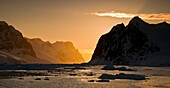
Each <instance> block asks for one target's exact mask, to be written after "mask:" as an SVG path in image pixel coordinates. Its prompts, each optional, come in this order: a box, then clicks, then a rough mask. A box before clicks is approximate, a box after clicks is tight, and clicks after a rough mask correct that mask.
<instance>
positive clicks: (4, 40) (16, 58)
mask: <svg viewBox="0 0 170 88" xmlns="http://www.w3.org/2000/svg"><path fill="white" fill-rule="evenodd" d="M82 62H84V59H83V58H82V56H81V55H80V53H79V52H78V50H77V49H75V47H74V46H73V44H72V43H71V42H56V43H53V44H51V43H50V42H44V41H42V40H41V39H28V38H24V37H23V35H22V33H21V32H19V31H18V30H16V29H15V28H14V27H13V26H11V25H8V24H7V23H6V22H4V21H0V64H16V63H17V64H19V63H28V64H37V63H38V64H51V63H62V64H65V63H82Z"/></svg>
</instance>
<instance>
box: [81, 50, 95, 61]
mask: <svg viewBox="0 0 170 88" xmlns="http://www.w3.org/2000/svg"><path fill="white" fill-rule="evenodd" d="M79 52H80V53H81V54H82V56H83V58H85V61H86V62H89V61H90V59H91V56H92V54H93V52H94V50H93V49H84V50H79Z"/></svg>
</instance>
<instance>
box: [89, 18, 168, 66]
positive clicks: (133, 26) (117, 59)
mask: <svg viewBox="0 0 170 88" xmlns="http://www.w3.org/2000/svg"><path fill="white" fill-rule="evenodd" d="M168 44H170V25H169V24H167V23H165V22H164V23H160V24H148V23H146V22H144V21H143V20H142V19H140V18H139V17H134V18H133V19H132V20H131V21H130V22H129V24H128V25H127V26H126V27H125V26H124V24H118V25H116V26H114V27H113V28H112V29H111V31H110V32H109V33H107V34H104V35H102V36H101V37H100V39H99V42H98V44H97V46H96V49H95V51H94V54H93V56H92V59H91V61H90V62H89V63H90V64H116V65H170V52H169V51H170V46H168Z"/></svg>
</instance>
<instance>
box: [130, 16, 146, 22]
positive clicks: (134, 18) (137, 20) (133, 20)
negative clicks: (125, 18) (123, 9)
mask: <svg viewBox="0 0 170 88" xmlns="http://www.w3.org/2000/svg"><path fill="white" fill-rule="evenodd" d="M136 22H144V21H143V20H142V19H141V18H140V17H139V16H135V17H133V18H132V19H131V20H130V23H136Z"/></svg>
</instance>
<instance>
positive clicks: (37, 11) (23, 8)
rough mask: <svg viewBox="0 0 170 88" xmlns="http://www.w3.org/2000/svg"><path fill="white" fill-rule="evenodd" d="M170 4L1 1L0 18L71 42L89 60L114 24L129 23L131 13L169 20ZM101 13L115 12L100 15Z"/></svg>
mask: <svg viewBox="0 0 170 88" xmlns="http://www.w3.org/2000/svg"><path fill="white" fill-rule="evenodd" d="M169 6H170V1H169V0H0V20H4V21H6V22H7V23H9V24H11V25H13V26H14V27H15V28H16V29H18V30H19V31H21V32H22V33H23V35H24V36H25V37H29V38H37V37H38V38H41V39H43V40H45V41H47V40H48V41H50V42H55V41H72V42H73V43H74V45H75V47H76V48H78V49H79V51H80V52H81V53H83V56H84V57H86V58H85V59H86V60H87V61H88V60H89V59H90V57H91V53H93V50H94V49H95V46H96V44H97V41H98V39H99V37H100V36H101V35H102V34H104V33H106V32H108V31H110V29H111V28H112V26H114V25H115V24H118V23H125V24H127V23H128V21H129V20H130V19H131V17H127V16H129V15H140V16H144V17H146V15H149V16H150V15H154V17H155V18H158V17H160V16H161V17H162V18H161V19H163V18H164V19H163V20H161V19H155V18H154V19H146V18H145V19H146V20H149V21H150V22H153V23H157V22H160V21H169V20H170V18H168V17H169V16H170V15H169V13H170V9H169ZM94 13H97V14H94ZM101 13H109V14H112V15H111V16H108V14H107V15H104V16H102V17H101V16H99V14H101ZM115 14H117V15H118V14H119V15H118V16H113V15H115ZM121 14H124V15H123V16H124V17H120V15H121ZM165 15H166V16H165ZM121 16H122V15H121Z"/></svg>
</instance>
